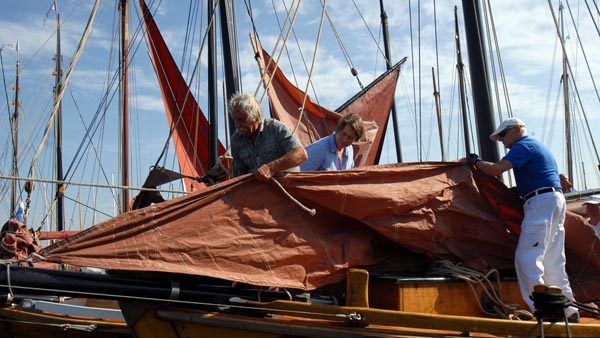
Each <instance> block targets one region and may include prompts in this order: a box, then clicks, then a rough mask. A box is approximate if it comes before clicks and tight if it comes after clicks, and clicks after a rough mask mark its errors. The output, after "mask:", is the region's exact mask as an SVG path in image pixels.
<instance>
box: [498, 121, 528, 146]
mask: <svg viewBox="0 0 600 338" xmlns="http://www.w3.org/2000/svg"><path fill="white" fill-rule="evenodd" d="M511 126H523V127H525V122H523V121H521V120H519V119H518V118H516V117H511V118H509V119H506V120H504V121H502V123H500V125H499V126H498V128H496V131H494V132H493V133H492V135H490V140H492V141H498V134H500V133H501V132H502V131H503V130H504V129H506V128H508V127H511Z"/></svg>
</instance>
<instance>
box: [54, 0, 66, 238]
mask: <svg viewBox="0 0 600 338" xmlns="http://www.w3.org/2000/svg"><path fill="white" fill-rule="evenodd" d="M54 12H55V14H56V15H55V16H56V55H55V56H54V61H55V67H56V69H55V74H54V76H55V77H56V78H55V85H54V105H56V106H57V107H58V109H57V110H56V115H55V116H54V137H55V140H54V142H55V146H56V181H58V183H57V184H56V230H57V231H59V232H60V231H63V230H64V229H65V217H64V213H65V206H64V193H65V187H64V185H63V181H64V177H63V165H62V104H61V103H60V101H61V99H60V98H59V97H58V96H59V93H60V92H61V91H62V68H61V62H62V54H61V51H60V14H59V13H58V4H57V3H56V0H54Z"/></svg>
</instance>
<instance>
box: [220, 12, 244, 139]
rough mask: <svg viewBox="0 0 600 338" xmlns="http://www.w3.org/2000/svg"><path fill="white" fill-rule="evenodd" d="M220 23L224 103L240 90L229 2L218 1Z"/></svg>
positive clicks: (235, 39)
mask: <svg viewBox="0 0 600 338" xmlns="http://www.w3.org/2000/svg"><path fill="white" fill-rule="evenodd" d="M219 6H220V8H219V11H220V18H221V20H220V22H221V41H222V43H223V46H222V49H223V68H224V70H225V92H226V95H227V98H226V101H227V102H229V99H230V98H231V96H232V95H233V94H235V93H236V92H238V91H239V90H240V79H239V73H238V59H237V45H236V44H235V42H236V41H237V33H236V30H235V12H234V7H233V4H232V2H231V0H221V1H219ZM227 116H229V125H230V126H233V120H232V118H231V115H229V114H227ZM234 132H235V128H231V129H230V134H233V133H234Z"/></svg>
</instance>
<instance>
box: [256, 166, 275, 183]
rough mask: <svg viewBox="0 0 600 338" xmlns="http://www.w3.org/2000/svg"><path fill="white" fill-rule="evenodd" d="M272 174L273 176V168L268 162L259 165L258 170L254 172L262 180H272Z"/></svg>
mask: <svg viewBox="0 0 600 338" xmlns="http://www.w3.org/2000/svg"><path fill="white" fill-rule="evenodd" d="M271 176H273V174H272V173H271V168H270V167H269V166H268V165H266V164H263V165H261V166H260V167H258V169H257V170H256V172H255V173H254V178H256V179H257V180H259V181H261V182H266V181H268V180H270V179H271Z"/></svg>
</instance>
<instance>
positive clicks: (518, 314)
mask: <svg viewBox="0 0 600 338" xmlns="http://www.w3.org/2000/svg"><path fill="white" fill-rule="evenodd" d="M428 274H431V275H442V276H447V275H449V276H452V277H454V278H457V279H460V280H463V281H465V282H467V284H468V285H469V287H470V288H471V291H472V293H473V296H474V297H475V299H478V298H479V295H478V294H477V290H476V288H475V286H477V285H479V286H480V287H481V289H482V290H483V292H484V293H485V294H486V296H487V297H488V298H489V299H490V300H491V301H492V302H493V303H494V304H495V306H494V310H495V311H496V313H492V312H489V311H488V310H486V309H484V308H483V306H482V304H481V302H480V301H477V305H478V306H479V309H480V310H481V311H482V312H483V313H484V314H486V315H488V316H501V317H504V318H508V319H521V318H531V319H533V314H531V313H530V312H528V311H525V310H520V309H519V308H518V305H517V304H507V303H505V302H504V301H503V300H502V295H501V288H500V278H499V277H500V274H499V272H498V270H496V269H492V270H490V271H488V272H487V273H486V274H483V273H481V272H479V271H476V270H473V269H470V268H467V267H464V266H460V264H454V263H452V262H450V261H448V260H440V261H436V262H434V263H433V265H432V267H431V268H430V269H429V271H428ZM490 276H494V280H495V281H496V285H494V283H493V282H492V280H491V279H490Z"/></svg>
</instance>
